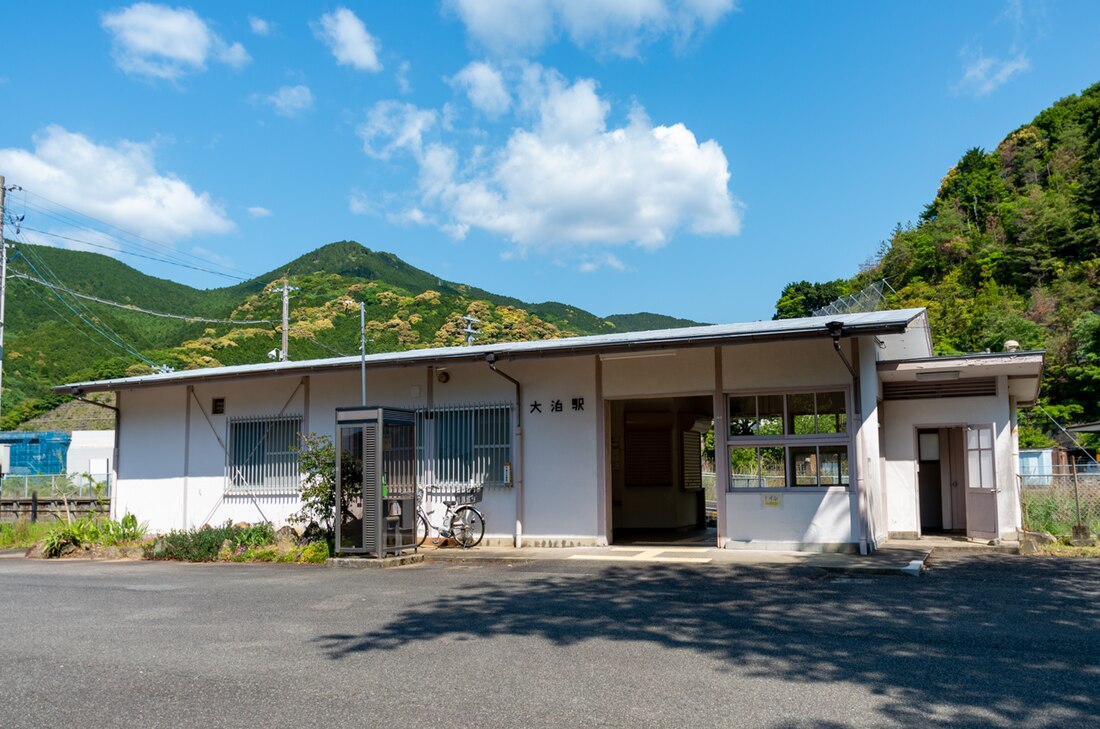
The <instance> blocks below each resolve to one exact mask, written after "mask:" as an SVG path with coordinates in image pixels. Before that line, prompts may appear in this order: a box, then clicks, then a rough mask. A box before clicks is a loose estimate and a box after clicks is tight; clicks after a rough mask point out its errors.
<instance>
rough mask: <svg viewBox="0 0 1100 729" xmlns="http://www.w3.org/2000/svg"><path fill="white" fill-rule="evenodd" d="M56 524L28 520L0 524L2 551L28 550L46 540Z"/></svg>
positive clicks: (0, 545)
mask: <svg viewBox="0 0 1100 729" xmlns="http://www.w3.org/2000/svg"><path fill="white" fill-rule="evenodd" d="M56 523H57V522H53V521H27V520H26V519H20V520H19V521H9V522H4V523H3V524H0V549H27V548H28V547H31V546H33V545H34V544H35V542H37V541H39V540H41V539H45V538H46V535H47V534H49V532H50V530H51V529H53V527H54V525H55V524H56Z"/></svg>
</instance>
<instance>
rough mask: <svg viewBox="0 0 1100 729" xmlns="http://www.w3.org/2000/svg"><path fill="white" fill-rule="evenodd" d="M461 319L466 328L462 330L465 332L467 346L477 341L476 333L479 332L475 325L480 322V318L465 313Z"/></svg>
mask: <svg viewBox="0 0 1100 729" xmlns="http://www.w3.org/2000/svg"><path fill="white" fill-rule="evenodd" d="M462 320H463V321H464V322H466V328H465V329H463V330H462V331H463V332H465V334H466V346H467V347H469V346H470V345H472V344H473V343H474V342H476V341H477V335H478V334H480V333H481V332H479V331H478V330H477V327H476V326H475V325H476V324H480V323H481V319H478V318H477V317H476V316H470V315H469V314H467V315H466V316H464V317H462Z"/></svg>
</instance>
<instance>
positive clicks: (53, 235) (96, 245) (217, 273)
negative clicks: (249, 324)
mask: <svg viewBox="0 0 1100 729" xmlns="http://www.w3.org/2000/svg"><path fill="white" fill-rule="evenodd" d="M20 227H21V228H23V229H24V230H30V231H33V232H35V233H40V234H42V235H48V236H49V237H51V238H57V239H58V240H67V241H69V242H70V243H80V244H81V245H86V246H91V247H93V248H101V249H103V250H105V251H111V252H112V253H117V254H119V255H123V256H134V257H135V258H144V259H146V260H148V261H157V262H159V263H167V264H169V265H171V266H179V267H180V268H189V269H191V270H193V271H201V272H203V273H209V274H213V275H215V276H223V277H225V278H231V279H233V280H235V281H245V280H247V279H245V278H243V277H241V276H234V275H233V274H231V273H222V272H221V271H214V270H212V269H209V268H203V267H202V266H192V265H191V264H189V263H181V262H179V261H172V260H170V259H167V258H160V257H158V256H149V255H145V254H144V253H134V252H133V251H123V250H120V249H118V248H114V247H111V246H108V245H104V244H102V243H93V242H92V241H90V240H81V239H80V238H73V237H71V236H67V235H61V234H60V233H51V232H50V231H48V230H41V229H40V228H32V227H31V226H29V225H23V226H20Z"/></svg>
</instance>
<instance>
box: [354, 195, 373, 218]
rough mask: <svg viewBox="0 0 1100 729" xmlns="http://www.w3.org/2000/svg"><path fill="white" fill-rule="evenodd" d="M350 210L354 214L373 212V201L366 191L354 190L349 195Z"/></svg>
mask: <svg viewBox="0 0 1100 729" xmlns="http://www.w3.org/2000/svg"><path fill="white" fill-rule="evenodd" d="M348 210H349V211H350V212H351V214H352V215H366V214H367V213H369V212H371V210H372V207H371V202H370V199H369V198H368V197H367V194H366V193H365V192H361V191H359V190H352V191H351V195H349V196H348Z"/></svg>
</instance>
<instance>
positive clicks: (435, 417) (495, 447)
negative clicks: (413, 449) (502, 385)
mask: <svg viewBox="0 0 1100 729" xmlns="http://www.w3.org/2000/svg"><path fill="white" fill-rule="evenodd" d="M416 427H417V461H418V469H419V472H420V483H422V484H425V485H427V486H429V487H432V488H434V489H436V490H441V491H461V490H463V489H467V488H469V487H471V486H511V485H512V484H511V475H510V473H509V472H508V469H507V468H506V467H505V466H506V464H509V463H510V462H511V460H512V406H511V405H508V404H485V405H450V406H445V407H437V408H432V409H430V410H429V409H422V410H418V411H417V412H416Z"/></svg>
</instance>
